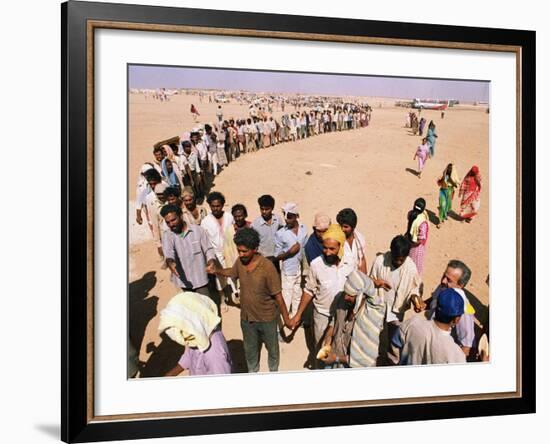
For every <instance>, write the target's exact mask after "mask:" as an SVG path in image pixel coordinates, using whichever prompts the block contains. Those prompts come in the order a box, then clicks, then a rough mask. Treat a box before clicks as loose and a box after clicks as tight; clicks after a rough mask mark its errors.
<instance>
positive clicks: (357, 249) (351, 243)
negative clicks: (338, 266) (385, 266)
mask: <svg viewBox="0 0 550 444" xmlns="http://www.w3.org/2000/svg"><path fill="white" fill-rule="evenodd" d="M336 221H337V222H338V224H340V227H341V228H342V231H343V232H344V234H345V235H346V244H345V246H344V256H345V257H346V259H347V260H348V262H349V263H353V264H354V266H355V268H356V269H358V270H359V271H361V272H362V273H364V274H367V260H366V257H365V237H364V236H363V235H362V234H361V233H360V232H359V231H357V230H356V229H355V228H356V227H357V214H355V211H353V210H352V209H351V208H344V209H343V210H341V211H340V212H339V213H338V214H337V215H336Z"/></svg>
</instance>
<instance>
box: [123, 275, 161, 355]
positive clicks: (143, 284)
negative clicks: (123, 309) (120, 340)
mask: <svg viewBox="0 0 550 444" xmlns="http://www.w3.org/2000/svg"><path fill="white" fill-rule="evenodd" d="M156 283H157V277H156V273H155V272H154V271H150V272H148V273H145V274H144V275H143V276H142V277H141V279H138V280H137V281H133V282H130V284H129V285H128V325H129V332H128V334H129V336H130V341H131V342H132V345H133V346H134V348H135V349H136V350H140V349H141V342H142V341H143V335H144V334H145V328H146V327H147V324H148V323H149V322H150V321H151V319H153V318H154V317H155V316H156V315H157V304H158V297H157V296H150V295H149V292H150V291H151V290H152V289H153V288H154V287H155V285H156Z"/></svg>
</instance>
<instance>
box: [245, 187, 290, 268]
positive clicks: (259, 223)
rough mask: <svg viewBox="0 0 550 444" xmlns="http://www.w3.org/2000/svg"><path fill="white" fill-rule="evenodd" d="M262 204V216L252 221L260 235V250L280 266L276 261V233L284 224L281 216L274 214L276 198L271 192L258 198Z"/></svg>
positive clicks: (253, 226) (260, 204)
mask: <svg viewBox="0 0 550 444" xmlns="http://www.w3.org/2000/svg"><path fill="white" fill-rule="evenodd" d="M258 205H259V206H260V216H258V217H257V218H256V219H255V220H254V222H252V228H254V229H255V230H256V231H257V232H258V234H259V235H260V247H259V248H258V252H259V253H260V254H261V255H262V256H263V257H265V258H267V259H269V260H271V261H273V262H274V265H275V267H276V268H277V267H278V261H275V260H274V259H275V233H277V231H279V229H280V228H282V227H283V226H284V224H283V221H282V220H281V218H280V217H279V216H277V215H276V214H273V208H275V199H274V198H273V197H272V196H270V195H269V194H264V195H263V196H260V197H259V198H258Z"/></svg>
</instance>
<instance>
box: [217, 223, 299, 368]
mask: <svg viewBox="0 0 550 444" xmlns="http://www.w3.org/2000/svg"><path fill="white" fill-rule="evenodd" d="M234 241H235V244H236V245H237V251H238V254H239V259H238V260H236V261H235V264H233V266H232V268H225V269H224V268H222V267H219V266H214V265H211V266H209V267H208V272H213V273H216V274H217V275H218V276H225V277H228V278H233V279H239V281H240V283H241V288H240V290H241V291H240V303H241V330H242V332H243V346H244V354H245V358H246V365H247V367H248V371H249V372H250V373H253V372H258V371H259V369H260V349H261V345H262V343H263V344H265V347H266V349H267V354H268V359H267V362H268V367H269V371H271V372H275V371H277V370H278V369H279V342H278V335H277V325H278V317H279V313H281V315H282V317H283V321H284V323H285V325H287V326H289V325H290V319H289V316H288V311H287V309H286V305H285V303H284V300H283V296H282V294H281V283H280V280H279V275H278V274H277V271H276V270H275V267H274V266H273V264H272V263H271V261H269V260H267V259H266V258H264V257H263V256H262V255H261V254H259V253H258V247H259V245H260V236H259V235H258V233H257V232H256V230H254V229H253V228H246V227H245V228H243V229H242V230H239V231H237V233H236V234H235V238H234Z"/></svg>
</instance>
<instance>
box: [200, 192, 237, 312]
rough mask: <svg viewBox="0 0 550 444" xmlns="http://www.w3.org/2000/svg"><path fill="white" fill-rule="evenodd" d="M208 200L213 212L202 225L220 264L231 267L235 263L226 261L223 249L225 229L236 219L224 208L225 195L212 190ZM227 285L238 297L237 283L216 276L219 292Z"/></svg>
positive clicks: (235, 297)
mask: <svg viewBox="0 0 550 444" xmlns="http://www.w3.org/2000/svg"><path fill="white" fill-rule="evenodd" d="M206 202H207V203H208V205H209V206H210V211H211V213H210V214H209V215H208V216H206V217H205V218H204V219H203V220H202V222H201V227H202V228H203V229H204V230H206V234H207V235H208V239H209V240H210V243H211V244H212V247H213V248H214V252H215V254H216V258H217V259H218V262H219V263H220V265H221V266H222V267H223V268H229V267H231V266H233V264H226V263H225V257H224V251H223V247H224V238H225V231H226V230H227V229H228V228H229V227H231V226H232V225H233V223H234V222H235V221H234V219H233V216H232V215H231V213H228V212H226V211H224V209H223V208H224V205H225V196H224V195H223V194H222V193H220V192H218V191H213V192H211V193H210V194H209V195H208V197H207V198H206ZM227 285H229V286H230V287H231V293H232V295H233V296H234V299H237V296H236V294H237V288H236V286H235V283H234V282H233V281H232V280H231V279H230V278H227V280H226V279H224V278H223V277H217V278H216V288H217V290H218V291H219V292H223V290H224V288H225V287H226V286H227ZM220 296H221V295H220ZM221 301H223V302H225V298H224V299H221ZM221 301H220V302H221ZM218 305H220V304H218Z"/></svg>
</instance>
